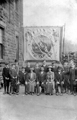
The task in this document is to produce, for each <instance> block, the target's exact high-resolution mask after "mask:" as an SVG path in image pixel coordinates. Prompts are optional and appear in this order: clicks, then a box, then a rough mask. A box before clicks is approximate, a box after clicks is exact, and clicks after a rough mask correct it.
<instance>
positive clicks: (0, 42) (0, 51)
mask: <svg viewBox="0 0 77 120" xmlns="http://www.w3.org/2000/svg"><path fill="white" fill-rule="evenodd" d="M3 36H4V29H3V28H1V27H0V59H2V58H3Z"/></svg>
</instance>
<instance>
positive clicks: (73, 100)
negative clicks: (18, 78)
mask: <svg viewBox="0 0 77 120" xmlns="http://www.w3.org/2000/svg"><path fill="white" fill-rule="evenodd" d="M0 120H77V96H73V95H67V94H64V95H63V96H56V95H53V96H46V95H41V96H36V95H33V96H31V95H24V87H20V94H19V95H11V96H10V95H3V90H0Z"/></svg>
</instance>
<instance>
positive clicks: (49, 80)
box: [46, 71, 54, 94]
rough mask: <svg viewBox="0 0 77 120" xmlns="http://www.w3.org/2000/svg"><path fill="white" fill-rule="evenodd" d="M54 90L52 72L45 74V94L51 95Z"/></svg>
mask: <svg viewBox="0 0 77 120" xmlns="http://www.w3.org/2000/svg"><path fill="white" fill-rule="evenodd" d="M53 89H54V72H52V71H51V72H48V73H47V80H46V93H48V94H52V93H53Z"/></svg>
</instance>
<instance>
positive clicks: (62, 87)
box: [2, 60, 77, 96]
mask: <svg viewBox="0 0 77 120" xmlns="http://www.w3.org/2000/svg"><path fill="white" fill-rule="evenodd" d="M2 75H3V82H4V94H6V93H7V94H17V95H18V94H19V90H20V89H19V88H20V87H19V86H20V85H24V93H25V94H26V95H27V94H31V95H33V94H37V95H38V96H39V95H41V94H42V93H43V94H46V95H53V94H56V95H63V94H64V93H70V94H73V95H76V92H77V90H76V89H77V79H76V69H75V65H74V64H72V65H71V66H70V67H69V66H68V65H66V64H65V65H63V67H59V66H58V67H56V66H55V64H54V63H51V65H47V64H46V61H45V60H44V61H43V63H42V65H41V66H39V63H36V64H35V66H33V67H31V66H30V63H29V62H28V63H27V65H26V67H22V69H19V66H18V63H17V64H16V63H15V64H12V66H11V67H9V65H8V63H6V65H5V67H4V68H3V72H2Z"/></svg>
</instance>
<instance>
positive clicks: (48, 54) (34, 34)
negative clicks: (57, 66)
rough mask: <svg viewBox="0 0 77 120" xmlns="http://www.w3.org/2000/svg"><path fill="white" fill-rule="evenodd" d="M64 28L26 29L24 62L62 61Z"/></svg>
mask: <svg viewBox="0 0 77 120" xmlns="http://www.w3.org/2000/svg"><path fill="white" fill-rule="evenodd" d="M61 41H62V27H53V26H49V27H48V26H43V27H42V26H40V27H25V28H24V60H44V59H45V60H58V61H59V60H60V52H61V51H60V50H61V48H60V47H61V46H60V44H61Z"/></svg>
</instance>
